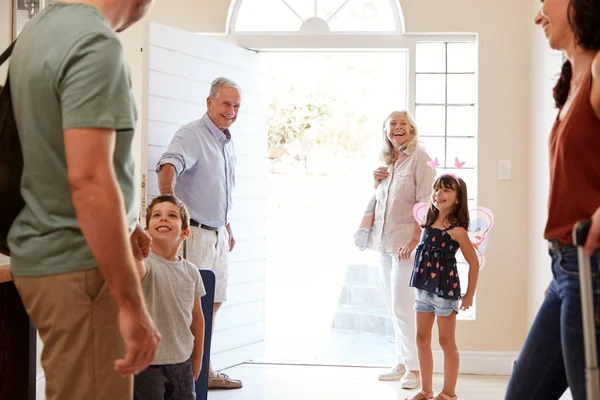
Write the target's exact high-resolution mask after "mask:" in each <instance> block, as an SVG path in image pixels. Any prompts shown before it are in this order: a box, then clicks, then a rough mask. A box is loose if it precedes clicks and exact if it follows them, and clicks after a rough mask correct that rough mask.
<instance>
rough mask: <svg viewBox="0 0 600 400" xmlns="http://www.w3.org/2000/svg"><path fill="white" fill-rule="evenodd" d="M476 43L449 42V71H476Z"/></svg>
mask: <svg viewBox="0 0 600 400" xmlns="http://www.w3.org/2000/svg"><path fill="white" fill-rule="evenodd" d="M476 65H477V47H476V44H475V43H448V72H475V66H476Z"/></svg>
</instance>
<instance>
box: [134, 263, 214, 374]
mask: <svg viewBox="0 0 600 400" xmlns="http://www.w3.org/2000/svg"><path fill="white" fill-rule="evenodd" d="M144 264H145V265H146V275H145V276H144V278H143V279H142V289H143V291H144V296H145V297H146V303H147V305H148V311H149V312H150V316H151V317H152V319H153V320H154V324H155V325H156V328H157V329H158V332H159V333H160V334H161V336H162V340H161V342H160V344H159V345H158V351H157V353H156V358H155V360H154V361H153V362H152V365H164V364H179V363H182V362H185V361H187V360H188V359H189V358H190V357H191V356H192V352H193V350H194V335H193V334H192V331H191V329H190V326H191V325H192V310H193V309H194V300H195V299H196V298H199V297H202V296H204V295H205V294H206V290H205V289H204V283H203V282H202V278H201V276H200V272H199V271H198V269H197V268H196V267H195V266H194V264H192V263H191V262H189V261H187V260H185V259H180V260H178V261H169V260H166V259H164V258H162V257H160V256H158V255H156V254H154V253H152V252H151V253H150V255H149V256H148V258H146V259H145V260H144Z"/></svg>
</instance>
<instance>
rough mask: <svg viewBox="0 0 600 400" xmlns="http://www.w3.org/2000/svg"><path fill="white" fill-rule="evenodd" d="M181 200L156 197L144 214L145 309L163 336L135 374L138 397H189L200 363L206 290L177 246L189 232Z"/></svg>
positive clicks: (192, 394) (162, 399)
mask: <svg viewBox="0 0 600 400" xmlns="http://www.w3.org/2000/svg"><path fill="white" fill-rule="evenodd" d="M189 226H190V218H189V214H188V211H187V209H186V207H185V205H184V204H183V203H182V202H181V200H179V199H178V198H176V197H175V196H171V195H164V196H159V197H157V198H155V199H154V200H153V201H152V203H151V204H150V206H149V207H148V212H147V214H146V229H147V230H148V233H149V234H150V237H151V238H152V251H151V252H150V255H149V256H148V258H146V259H145V260H144V262H143V263H140V264H139V267H140V268H141V275H142V276H143V278H142V289H143V291H144V296H145V297H146V302H147V305H148V310H149V312H150V315H151V316H152V319H153V320H154V323H155V324H156V327H157V329H158V331H159V333H160V334H161V335H162V341H161V342H160V344H159V346H158V351H157V354H156V358H155V360H154V362H153V363H152V364H151V365H150V366H149V367H148V368H147V369H146V370H144V371H142V372H140V373H139V374H137V375H136V376H135V397H136V399H137V400H166V399H169V400H193V399H195V382H196V380H197V379H198V376H199V375H200V370H201V368H202V353H203V349H204V315H203V313H202V307H201V306H200V298H201V297H202V296H204V295H205V294H206V291H205V289H204V284H203V282H202V278H201V277H200V273H199V272H198V269H197V268H196V267H195V266H194V264H192V263H190V262H189V261H187V260H185V259H183V258H181V257H179V256H178V255H177V251H178V250H179V247H180V245H181V243H182V242H183V240H184V239H185V238H186V237H187V236H188V235H189V234H190V228H189Z"/></svg>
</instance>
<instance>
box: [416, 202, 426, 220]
mask: <svg viewBox="0 0 600 400" xmlns="http://www.w3.org/2000/svg"><path fill="white" fill-rule="evenodd" d="M428 208H429V203H425V202H420V203H417V204H415V205H414V206H413V218H414V219H415V221H417V223H418V224H422V223H423V221H424V220H425V216H426V215H427V209H428Z"/></svg>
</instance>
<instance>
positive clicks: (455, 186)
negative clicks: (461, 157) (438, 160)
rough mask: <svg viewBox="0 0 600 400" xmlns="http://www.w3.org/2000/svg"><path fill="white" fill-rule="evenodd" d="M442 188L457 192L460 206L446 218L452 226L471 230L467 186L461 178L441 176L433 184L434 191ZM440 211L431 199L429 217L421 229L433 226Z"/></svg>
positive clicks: (428, 210) (426, 217)
mask: <svg viewBox="0 0 600 400" xmlns="http://www.w3.org/2000/svg"><path fill="white" fill-rule="evenodd" d="M440 188H445V189H452V190H454V191H456V200H457V201H458V204H456V205H455V206H454V209H453V210H452V212H451V213H450V214H449V215H448V216H447V217H446V219H447V220H448V223H449V224H450V225H457V226H460V227H463V228H465V229H469V222H470V218H469V205H468V200H467V199H468V196H467V184H466V183H465V181H463V180H462V179H461V178H459V177H455V176H453V175H441V176H439V177H438V178H437V179H436V180H435V182H434V183H433V190H438V189H440ZM439 214H440V210H438V209H437V208H435V206H434V205H433V201H432V199H429V208H428V209H427V215H426V216H425V221H424V222H423V224H422V225H421V228H426V227H428V226H431V225H433V224H434V223H435V221H437V219H438V216H439Z"/></svg>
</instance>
